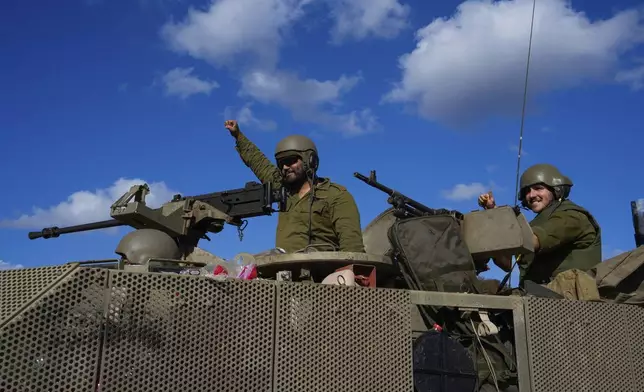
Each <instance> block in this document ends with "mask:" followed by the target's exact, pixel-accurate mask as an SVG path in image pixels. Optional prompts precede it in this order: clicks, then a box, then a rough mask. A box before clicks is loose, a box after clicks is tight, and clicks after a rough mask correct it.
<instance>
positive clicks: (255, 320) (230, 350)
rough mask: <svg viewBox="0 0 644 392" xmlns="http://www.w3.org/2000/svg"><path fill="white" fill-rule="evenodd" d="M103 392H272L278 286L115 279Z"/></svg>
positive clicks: (176, 278)
mask: <svg viewBox="0 0 644 392" xmlns="http://www.w3.org/2000/svg"><path fill="white" fill-rule="evenodd" d="M110 288H111V300H110V305H109V316H108V325H107V330H106V337H105V340H104V346H103V363H102V367H101V392H110V391H115V392H128V391H132V392H134V391H136V392H144V391H151V392H152V391H153V392H164V391H167V392H173V391H227V392H234V391H240V392H241V391H243V392H253V391H270V390H271V383H272V365H273V360H272V348H273V328H274V327H273V319H274V300H275V286H274V285H272V284H270V283H266V282H261V281H254V282H248V281H228V282H220V281H215V280H213V279H209V278H205V277H198V276H184V275H170V274H155V275H152V274H141V273H131V272H130V273H125V272H112V273H111V275H110Z"/></svg>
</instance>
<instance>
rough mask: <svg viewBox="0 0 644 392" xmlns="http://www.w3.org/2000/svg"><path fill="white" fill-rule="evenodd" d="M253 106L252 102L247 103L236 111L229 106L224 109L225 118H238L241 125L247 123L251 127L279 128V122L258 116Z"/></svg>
mask: <svg viewBox="0 0 644 392" xmlns="http://www.w3.org/2000/svg"><path fill="white" fill-rule="evenodd" d="M251 106H252V104H246V105H244V106H242V108H241V109H239V110H238V111H237V112H234V113H233V108H232V107H230V106H228V107H226V109H224V118H225V120H228V119H236V120H237V122H238V123H239V125H240V126H244V125H247V126H249V127H251V128H254V129H259V130H262V131H274V130H275V129H277V123H276V122H275V121H273V120H266V119H260V118H257V117H256V116H255V114H254V113H253V111H252V109H251Z"/></svg>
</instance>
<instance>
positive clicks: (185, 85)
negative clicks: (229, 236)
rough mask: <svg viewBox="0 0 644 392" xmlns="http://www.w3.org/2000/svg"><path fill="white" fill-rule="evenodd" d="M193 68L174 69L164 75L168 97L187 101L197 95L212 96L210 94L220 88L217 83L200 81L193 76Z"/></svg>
mask: <svg viewBox="0 0 644 392" xmlns="http://www.w3.org/2000/svg"><path fill="white" fill-rule="evenodd" d="M193 70H194V69H193V68H192V67H191V68H174V69H171V70H170V71H168V72H167V73H166V74H165V75H163V78H162V80H163V84H164V85H165V94H166V95H176V96H178V97H179V98H181V99H186V98H188V97H189V96H191V95H195V94H206V95H210V92H211V91H212V90H213V89H215V88H218V87H219V83H217V82H215V81H207V80H202V79H199V78H198V77H196V76H193V75H192V71H193Z"/></svg>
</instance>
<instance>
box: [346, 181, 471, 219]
mask: <svg viewBox="0 0 644 392" xmlns="http://www.w3.org/2000/svg"><path fill="white" fill-rule="evenodd" d="M353 175H354V177H356V178H357V179H359V180H360V181H362V182H364V183H365V184H367V185H370V186H372V187H374V188H376V189H378V190H380V191H382V192H384V193H386V194H387V195H389V197H388V198H387V203H389V204H391V205H392V206H393V207H394V215H395V216H396V217H397V218H408V217H412V216H425V215H443V214H447V215H452V216H454V217H455V218H457V219H463V214H462V213H460V212H458V211H454V210H451V211H450V210H446V209H444V208H440V209H433V208H429V207H427V206H426V205H424V204H421V203H419V202H417V201H416V200H414V199H411V198H409V197H407V196H405V195H403V194H402V193H400V192H398V191H395V190H393V189H391V188H389V187H387V186H385V185H383V184H381V183H379V182H378V180H377V179H376V171H375V170H371V172H370V173H369V177H367V176H365V175H363V174H360V173H357V172H356V173H353Z"/></svg>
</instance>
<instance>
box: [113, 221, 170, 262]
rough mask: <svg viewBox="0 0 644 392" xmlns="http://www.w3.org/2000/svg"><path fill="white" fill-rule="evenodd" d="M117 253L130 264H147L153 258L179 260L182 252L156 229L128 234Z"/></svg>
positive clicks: (165, 235) (117, 248) (118, 247)
mask: <svg viewBox="0 0 644 392" xmlns="http://www.w3.org/2000/svg"><path fill="white" fill-rule="evenodd" d="M115 253H116V254H118V255H120V256H121V257H123V258H125V259H127V261H128V262H129V263H130V264H141V265H144V264H147V262H148V261H149V260H150V259H151V258H159V259H177V258H179V257H180V256H181V251H180V250H179V247H178V246H177V243H176V242H175V241H174V239H172V237H170V236H169V235H168V234H166V233H164V232H163V231H160V230H155V229H139V230H135V231H132V232H129V233H127V234H126V235H125V236H124V237H123V238H122V239H121V241H120V242H119V244H118V246H117V247H116V250H115Z"/></svg>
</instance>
